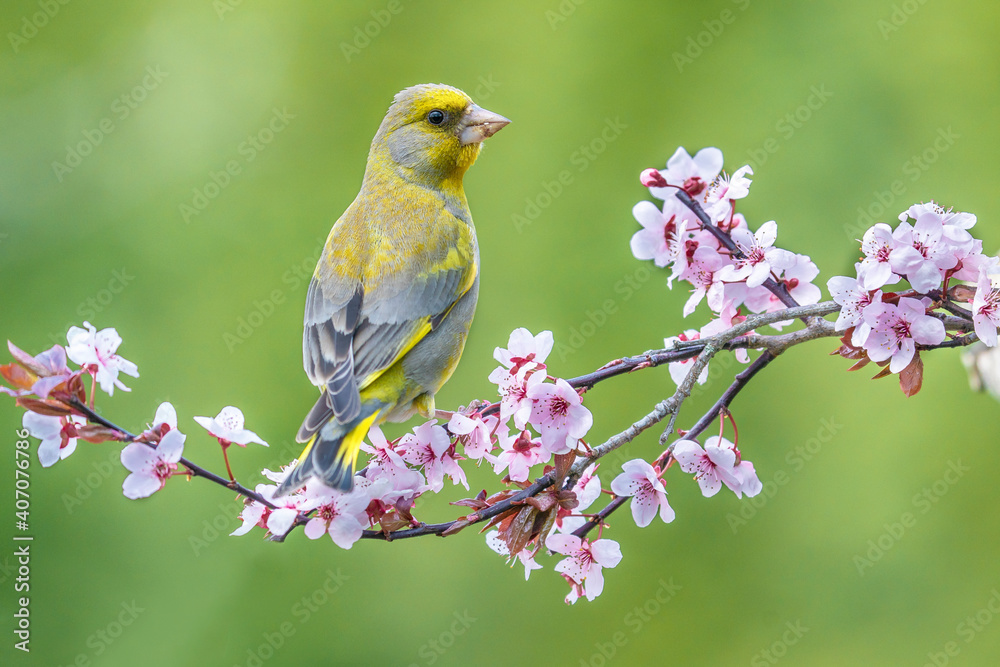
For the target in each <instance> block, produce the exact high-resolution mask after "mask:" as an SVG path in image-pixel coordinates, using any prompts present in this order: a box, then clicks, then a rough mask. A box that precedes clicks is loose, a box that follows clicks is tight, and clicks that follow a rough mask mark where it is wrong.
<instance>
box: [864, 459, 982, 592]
mask: <svg viewBox="0 0 1000 667" xmlns="http://www.w3.org/2000/svg"><path fill="white" fill-rule="evenodd" d="M970 470H972V468H969V467H968V466H966V465H963V464H962V459H955V460H954V461H948V467H947V468H946V469H945V471H944V474H943V475H941V477H940V478H939V479H937V480H935V481H934V483H933V484H931V485H930V486H925V487H924V488H923V489H921V490H920V492H919V493H916V494H914V496H913V498H912V499H911V500H910V504H911V505H913V509H915V510H919V513H920V514H921V515H923V514H927V513H928V512H930V511H931V508H932V507H934V505H936V504H938V503H939V502H941V499H942V498H944V497H945V495H947V493H948V491H950V490H951V487H952V486H954V485H955V484H957V483H958V480H960V479H962V478H963V477H964V476H965V473H967V472H969V471H970ZM916 525H917V515H916V514H914V513H913V512H909V511H907V512H903V513H902V514H901V515H900V517H899V519H898V520H897V521H893V522H892V523H884V524H882V527H883V528H884V529H885V530H884V531H883V532H882V534H881V535H879V536H878V537H876V538H875V539H873V540H868V544H867V547H868V548H867V550H866V551H865V552H864V554H855V556H854V558H853V559H852V560H853V562H854V567H856V568H857V569H858V576H859V577H864V576H865V570H869V569H871V568H872V567H875V563H878V562H879V561H880V560H882V558H883V557H884V556H885V554H886V553H887V552H889V551H890V550H891V549H892V548H893V547H895V546H896V545H897V544H899V542H900V540H902V539H903V536H904V535H905V534H906V533H907V531H910V530H912V529H913V528H914V527H915V526H916Z"/></svg>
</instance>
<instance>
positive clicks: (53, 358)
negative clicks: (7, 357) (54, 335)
mask: <svg viewBox="0 0 1000 667" xmlns="http://www.w3.org/2000/svg"><path fill="white" fill-rule="evenodd" d="M7 349H8V350H10V354H11V356H12V357H14V360H15V361H16V362H17V363H18V364H19V365H20V366H22V367H23V368H25V369H27V370H28V371H29V373H30V375H28V376H27V377H26V378H25V380H27V378H28V377H37V378H38V379H37V380H35V381H34V382H33V383H32V385H31V387H30V388H23V385H22V388H20V389H8V388H7V387H0V394H7V395H8V396H31V395H32V394H34V395H35V396H37V397H38V398H42V399H45V398H48V396H49V392H51V391H52V390H53V389H55V388H56V387H58V386H59V385H61V384H63V383H64V382H67V381H68V380H69V379H70V378H71V377H72V376H73V375H74V372H73V371H71V370H70V369H69V367H68V366H67V365H66V349H65V348H64V347H63V346H62V345H53V346H52V347H51V348H49V349H48V350H46V351H44V352H42V353H41V354H39V355H38V356H35V357H33V356H31V355H30V354H28V353H27V352H25V351H24V350H22V349H21V348H19V347H18V346H17V345H14V344H13V343H11V342H10V341H7ZM76 372H77V373H79V372H80V371H76Z"/></svg>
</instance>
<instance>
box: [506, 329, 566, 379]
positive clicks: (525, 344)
mask: <svg viewBox="0 0 1000 667" xmlns="http://www.w3.org/2000/svg"><path fill="white" fill-rule="evenodd" d="M553 343H554V341H553V338H552V332H551V331H543V332H541V333H540V334H538V335H537V336H533V335H531V332H530V331H528V330H527V329H525V328H524V327H521V328H518V329H514V331H512V332H511V334H510V338H509V339H508V340H507V349H504V348H502V347H498V348H496V349H495V350H493V358H494V359H496V360H497V361H499V362H500V363H501V364H503V366H504V368H508V369H512V370H511V372H512V373H517V372H518V371H519V370H520V369H521V368H530V369H532V368H544V367H545V359H546V357H548V356H549V353H550V352H552V345H553Z"/></svg>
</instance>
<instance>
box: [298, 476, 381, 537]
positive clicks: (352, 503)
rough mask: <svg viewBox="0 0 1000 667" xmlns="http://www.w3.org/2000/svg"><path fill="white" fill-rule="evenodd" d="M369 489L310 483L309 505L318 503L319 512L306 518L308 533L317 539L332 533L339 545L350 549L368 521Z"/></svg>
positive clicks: (307, 493) (307, 535) (316, 506)
mask: <svg viewBox="0 0 1000 667" xmlns="http://www.w3.org/2000/svg"><path fill="white" fill-rule="evenodd" d="M368 491H369V489H365V488H363V487H360V486H356V487H354V488H353V489H352V490H351V491H350V492H349V493H343V492H341V491H335V490H333V489H329V488H327V487H325V486H322V485H320V484H316V483H313V484H311V485H307V486H306V489H305V492H304V495H305V496H306V497H307V498H309V499H310V501H311V502H309V505H310V506H315V509H316V514H315V515H313V517H312V518H311V519H309V521H308V522H306V525H305V534H306V537H308V538H309V539H310V540H315V539H319V538H320V537H322V536H323V535H329V536H330V539H332V540H333V543H334V544H336V545H337V546H338V547H340V548H341V549H350V548H351V547H352V546H353V545H354V543H355V542H357V541H358V540H360V539H361V534H362V532H364V529H365V525H366V524H367V514H366V510H367V508H368V504H369V503H370V502H371V497H370V496H369V493H368Z"/></svg>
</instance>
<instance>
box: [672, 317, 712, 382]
mask: <svg viewBox="0 0 1000 667" xmlns="http://www.w3.org/2000/svg"><path fill="white" fill-rule="evenodd" d="M699 338H701V333H700V332H699V331H698V330H697V329H688V330H687V331H685V332H684V333H682V334H681V335H680V336H670V337H669V338H664V339H663V347H664V348H665V349H667V350H670V349H672V348H673V344H674V343H676V342H678V341H688V340H698V339H699ZM696 359H697V355H696V356H694V357H691V358H690V359H684V360H683V361H671V362H670V363H669V364H667V370H668V371H669V372H670V379H671V380H673V381H674V384H676V385H677V386H678V387H679V386H680V385H681V383H682V382H684V379H685V378H686V377H687V374H688V372H689V371H690V370H691V367H692V366H691V365H692V364H694V362H695V360H696ZM707 381H708V365H707V364H706V365H705V367H704V368H703V369H701V374H699V375H698V384H705V383H706V382H707Z"/></svg>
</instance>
